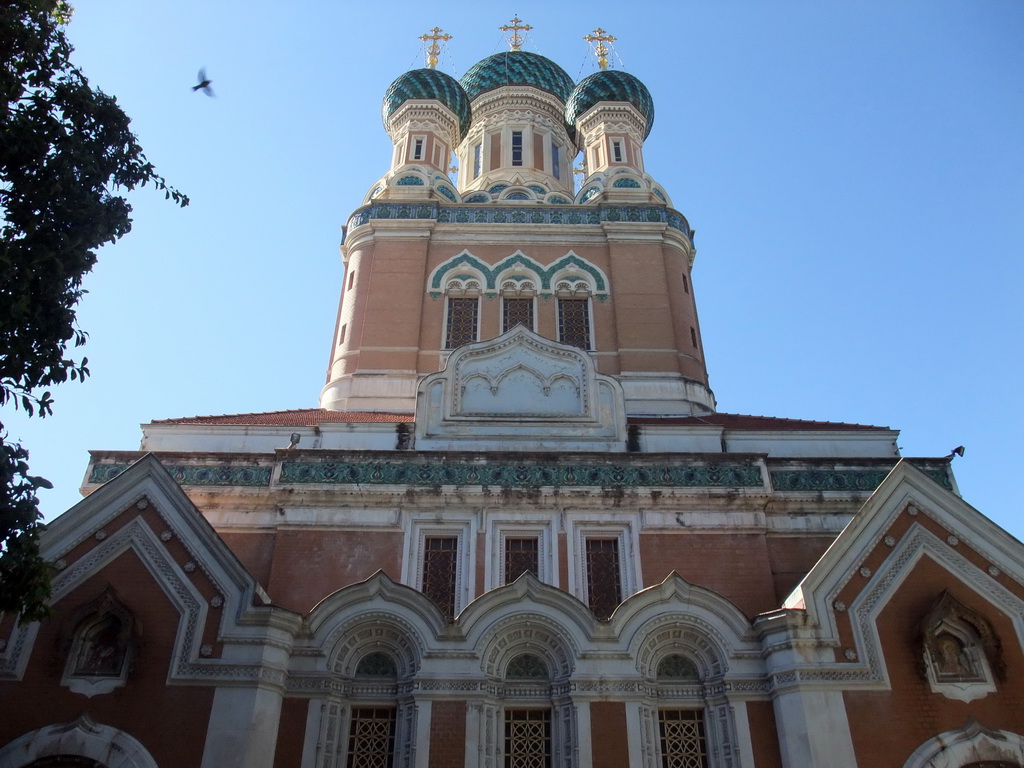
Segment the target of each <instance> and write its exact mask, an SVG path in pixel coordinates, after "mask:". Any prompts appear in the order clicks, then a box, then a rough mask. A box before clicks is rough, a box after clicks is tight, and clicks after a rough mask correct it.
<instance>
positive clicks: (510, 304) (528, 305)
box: [501, 298, 533, 333]
mask: <svg viewBox="0 0 1024 768" xmlns="http://www.w3.org/2000/svg"><path fill="white" fill-rule="evenodd" d="M501 323H502V327H501V330H502V332H503V333H504V332H505V331H507V330H510V329H512V328H515V327H516V326H517V325H525V326H526V327H527V328H529V329H530V330H531V331H532V330H533V299H513V298H505V299H504V301H503V302H502V317H501Z"/></svg>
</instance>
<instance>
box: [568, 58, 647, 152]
mask: <svg viewBox="0 0 1024 768" xmlns="http://www.w3.org/2000/svg"><path fill="white" fill-rule="evenodd" d="M601 101H625V102H627V103H629V104H632V105H633V106H634V107H636V108H637V110H638V111H639V112H640V114H641V115H643V116H644V119H645V120H646V121H647V125H646V127H645V129H644V138H645V139H646V138H647V137H648V136H650V135H651V127H652V126H653V125H654V99H652V98H651V92H650V91H648V90H647V86H646V85H644V84H643V83H641V82H640V81H639V80H638V79H637V78H635V77H633V75H631V74H629V73H628V72H622V71H621V70H618V69H603V70H601V71H600V72H595V73H594V74H592V75H590V76H588V77H585V78H583V79H582V80H581V81H580V84H579V85H577V86H576V88H575V89H573V92H572V93H571V94H570V95H569V98H568V99H567V100H566V103H565V122H566V123H567V124H568V125H570V126H572V127H574V128H575V127H576V119H577V118H578V117H579V116H580V115H582V114H583V113H584V112H586V111H587V110H588V109H590V108H591V107H592V106H594V105H595V104H597V103H598V102H601Z"/></svg>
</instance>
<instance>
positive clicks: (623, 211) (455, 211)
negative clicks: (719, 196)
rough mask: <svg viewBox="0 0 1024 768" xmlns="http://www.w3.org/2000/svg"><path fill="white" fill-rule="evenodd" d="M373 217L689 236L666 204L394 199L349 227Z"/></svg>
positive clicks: (373, 205)
mask: <svg viewBox="0 0 1024 768" xmlns="http://www.w3.org/2000/svg"><path fill="white" fill-rule="evenodd" d="M370 219H432V220H435V221H437V222H439V223H442V224H566V225H573V224H600V223H601V222H604V221H631V222H647V223H655V224H665V225H667V226H668V227H670V228H672V229H676V230H679V231H680V232H682V233H683V234H685V235H686V236H687V237H689V236H690V225H689V222H687V221H686V219H685V218H684V217H683V215H682V214H681V213H679V212H678V211H674V210H672V209H671V208H667V207H665V206H663V205H602V206H583V205H580V206H572V207H568V208H567V207H565V206H558V207H544V206H536V207H534V206H523V205H481V206H470V205H460V206H457V207H455V206H447V205H440V204H438V203H394V202H386V201H381V202H378V203H371V204H370V205H368V206H366V207H364V208H360V209H359V210H358V211H356V212H355V213H353V214H352V216H350V217H349V220H348V229H353V228H355V227H360V226H362V225H363V224H366V223H368V222H369V221H370Z"/></svg>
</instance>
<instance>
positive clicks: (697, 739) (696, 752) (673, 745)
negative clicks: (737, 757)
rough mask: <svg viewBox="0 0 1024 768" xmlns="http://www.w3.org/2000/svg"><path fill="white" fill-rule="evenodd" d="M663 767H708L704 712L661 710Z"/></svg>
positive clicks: (659, 718)
mask: <svg viewBox="0 0 1024 768" xmlns="http://www.w3.org/2000/svg"><path fill="white" fill-rule="evenodd" d="M658 729H659V731H660V739H659V742H660V746H661V765H662V768H707V764H708V752H707V745H706V742H705V739H704V713H703V712H702V711H700V710H696V709H662V710H660V711H659V712H658Z"/></svg>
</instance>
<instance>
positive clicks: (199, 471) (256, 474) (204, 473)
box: [89, 464, 271, 486]
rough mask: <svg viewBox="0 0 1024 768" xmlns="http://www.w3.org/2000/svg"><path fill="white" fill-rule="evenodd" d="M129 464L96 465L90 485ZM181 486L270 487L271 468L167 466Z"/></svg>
mask: <svg viewBox="0 0 1024 768" xmlns="http://www.w3.org/2000/svg"><path fill="white" fill-rule="evenodd" d="M129 466H130V465H128V464H95V465H94V466H93V468H92V472H91V473H90V474H89V482H90V483H106V482H108V481H110V480H113V479H114V478H115V477H117V476H118V475H119V474H121V473H122V472H124V471H125V470H126V469H128V467H129ZM164 469H166V470H167V471H168V472H170V473H171V477H173V478H174V479H175V480H176V481H177V482H178V483H180V484H181V485H229V486H230V485H239V486H264V485H270V470H271V468H270V467H222V466H216V465H215V466H203V465H198V466H197V465H194V464H185V465H181V466H173V465H170V466H168V465H165V466H164Z"/></svg>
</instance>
